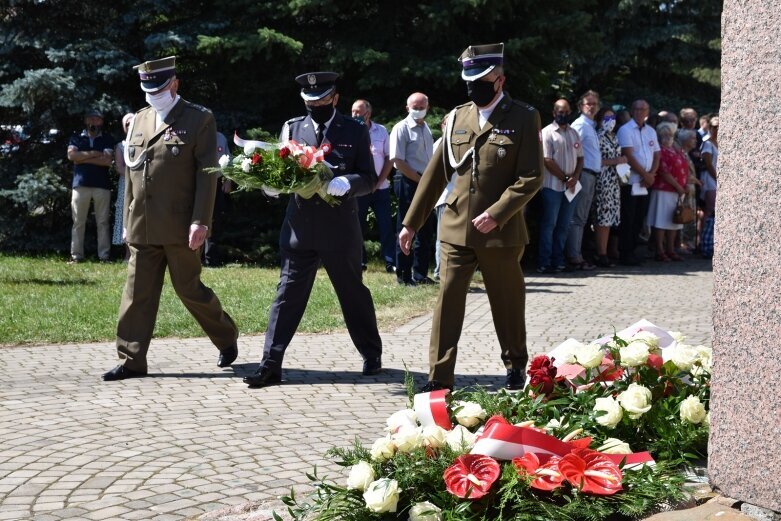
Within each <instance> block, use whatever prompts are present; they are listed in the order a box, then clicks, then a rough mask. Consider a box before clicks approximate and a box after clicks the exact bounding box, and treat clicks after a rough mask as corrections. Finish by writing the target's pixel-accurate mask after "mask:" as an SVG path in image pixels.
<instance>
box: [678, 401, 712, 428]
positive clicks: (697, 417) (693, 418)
mask: <svg viewBox="0 0 781 521" xmlns="http://www.w3.org/2000/svg"><path fill="white" fill-rule="evenodd" d="M707 414H708V413H707V412H706V411H705V406H704V405H703V404H702V402H701V401H700V399H699V398H698V397H696V396H689V397H688V398H686V399H685V400H684V401H682V402H681V419H682V420H683V421H687V422H689V423H693V424H695V425H696V424H698V423H702V422H703V421H705V418H706V417H707Z"/></svg>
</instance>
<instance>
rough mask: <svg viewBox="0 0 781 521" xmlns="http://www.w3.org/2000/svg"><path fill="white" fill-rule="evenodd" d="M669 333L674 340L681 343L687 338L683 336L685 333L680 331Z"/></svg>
mask: <svg viewBox="0 0 781 521" xmlns="http://www.w3.org/2000/svg"><path fill="white" fill-rule="evenodd" d="M667 334H668V335H670V336H671V337H673V340H675V341H676V342H678V343H679V344H680V343H681V342H683V341H684V340H686V337H685V336H683V333H681V332H680V331H668V332H667Z"/></svg>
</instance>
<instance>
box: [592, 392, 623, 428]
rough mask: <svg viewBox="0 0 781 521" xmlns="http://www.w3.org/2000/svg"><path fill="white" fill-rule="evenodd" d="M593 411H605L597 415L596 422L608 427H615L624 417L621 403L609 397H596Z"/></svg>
mask: <svg viewBox="0 0 781 521" xmlns="http://www.w3.org/2000/svg"><path fill="white" fill-rule="evenodd" d="M594 411H605V414H602V415H600V416H597V418H596V420H597V423H598V424H600V425H602V426H603V427H607V428H608V429H613V428H615V426H616V425H618V423H619V422H620V421H621V418H623V417H624V410H623V409H622V408H621V405H620V404H619V403H618V402H617V401H615V400H614V399H613V398H611V397H609V396H608V397H607V398H597V399H596V403H595V405H594Z"/></svg>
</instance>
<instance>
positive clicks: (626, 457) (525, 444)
mask: <svg viewBox="0 0 781 521" xmlns="http://www.w3.org/2000/svg"><path fill="white" fill-rule="evenodd" d="M573 448H574V446H573V445H571V444H569V443H567V442H564V441H561V440H560V439H558V438H556V437H555V436H551V435H549V434H545V433H542V432H539V431H536V430H534V429H530V428H527V427H516V426H515V425H508V424H504V423H498V422H497V423H493V424H491V425H489V426H488V428H487V429H485V430H484V431H483V433H482V435H481V436H480V438H479V439H478V440H477V442H476V443H475V446H474V447H473V448H472V450H471V454H482V455H484V456H491V457H492V458H495V459H499V460H511V459H513V458H520V457H521V456H523V455H524V454H526V453H527V452H532V453H534V454H536V455H537V456H538V457H539V458H540V461H547V460H548V459H550V457H551V456H566V455H567V454H569V453H570V452H571V451H572V449H573ZM603 455H604V456H606V457H607V458H609V459H610V460H612V461H613V462H614V463H615V464H616V465H619V464H621V462H622V461H625V465H624V469H627V470H630V469H634V468H639V467H641V466H643V465H654V464H655V463H654V459H653V458H652V457H651V455H650V454H649V453H648V452H635V453H632V454H604V453H603Z"/></svg>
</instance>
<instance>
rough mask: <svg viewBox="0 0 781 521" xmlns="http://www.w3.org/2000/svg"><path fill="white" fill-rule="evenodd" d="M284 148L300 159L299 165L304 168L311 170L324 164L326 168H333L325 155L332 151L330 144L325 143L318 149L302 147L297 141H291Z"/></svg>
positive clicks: (308, 146)
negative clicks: (319, 164) (318, 164)
mask: <svg viewBox="0 0 781 521" xmlns="http://www.w3.org/2000/svg"><path fill="white" fill-rule="evenodd" d="M284 146H286V147H287V148H289V149H290V152H292V153H293V155H294V156H296V157H298V164H300V165H301V166H302V167H303V168H311V167H313V166H314V165H315V164H317V163H323V164H325V165H326V166H328V167H331V165H329V164H328V163H327V162H326V160H325V155H326V154H327V153H329V152H330V151H331V145H329V144H328V143H323V145H322V146H321V147H320V148H317V147H313V146H311V145H306V146H304V145H301V144H299V143H298V142H297V141H295V140H292V139H291V140H290V141H288V142H286V143H285V145H284ZM331 168H333V167H331Z"/></svg>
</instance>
